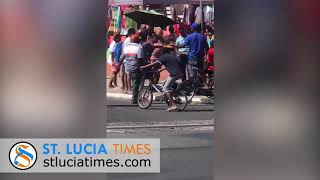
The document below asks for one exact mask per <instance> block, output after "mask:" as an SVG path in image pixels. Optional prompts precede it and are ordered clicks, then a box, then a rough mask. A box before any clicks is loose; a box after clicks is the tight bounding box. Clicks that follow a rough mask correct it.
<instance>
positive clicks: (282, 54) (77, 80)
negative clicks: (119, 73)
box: [0, 0, 320, 180]
mask: <svg viewBox="0 0 320 180" xmlns="http://www.w3.org/2000/svg"><path fill="white" fill-rule="evenodd" d="M105 3H106V2H105V1H104V0H91V1H88V0H68V1H65V0H55V1H50V0H28V1H26V0H1V2H0V12H1V21H0V24H1V26H0V47H1V61H0V63H1V65H0V68H1V70H0V74H1V76H0V81H1V86H0V88H1V90H0V92H1V96H0V97H1V109H0V111H1V113H0V118H1V121H0V127H1V129H0V130H1V131H0V134H1V137H30V138H32V137H104V136H105V119H106V114H105V108H104V106H105V102H104V101H105V69H104V67H105V36H106V34H105V19H106V18H105V11H106V10H105V7H106V6H105ZM319 8H320V4H319V1H317V0H305V1H298V0H284V1H278V0H241V1H240V0H218V1H216V3H215V46H216V47H215V52H216V57H215V59H216V61H215V62H216V65H215V67H216V73H215V74H216V102H215V135H214V152H213V156H214V169H213V175H214V178H215V179H217V180H230V179H237V180H256V179H262V180H263V179H268V180H269V179H281V180H287V179H288V180H289V179H290V180H295V179H297V180H301V179H304V180H313V179H318V178H317V177H318V176H317V170H318V164H317V162H316V160H317V159H316V155H317V154H316V152H317V151H316V150H317V149H316V147H317V146H316V145H317V143H316V140H317V139H316V135H317V132H316V127H317V118H318V114H317V107H318V103H317V102H316V99H318V95H317V92H318V90H319V86H317V85H318V84H317V82H318V79H317V77H318V72H319V71H317V69H316V68H317V67H319V65H318V61H317V60H318V59H319V58H318V57H319V51H318V43H319V36H318V35H319V31H320V27H319V23H318V19H319V15H318V10H319ZM0 177H1V179H10V180H11V179H20V178H21V179H22V178H23V179H32V180H36V179H57V178H62V179H89V178H91V179H106V177H105V175H102V174H100V175H93V174H84V175H76V174H69V175H66V174H64V175H62V174H61V175H59V174H56V175H53V174H43V175H40V174H32V175H28V176H27V175H21V176H19V175H4V174H1V175H0Z"/></svg>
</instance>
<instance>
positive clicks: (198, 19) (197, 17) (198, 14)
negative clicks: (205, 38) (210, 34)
mask: <svg viewBox="0 0 320 180" xmlns="http://www.w3.org/2000/svg"><path fill="white" fill-rule="evenodd" d="M202 13H203V11H201V7H200V6H199V7H197V9H196V11H195V13H194V15H195V21H194V22H195V23H197V24H202Z"/></svg>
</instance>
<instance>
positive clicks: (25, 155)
mask: <svg viewBox="0 0 320 180" xmlns="http://www.w3.org/2000/svg"><path fill="white" fill-rule="evenodd" d="M9 160H10V163H11V164H12V166H13V167H15V168H17V169H19V170H27V169H30V168H31V167H32V166H33V165H34V164H35V163H36V161H37V150H36V149H35V147H34V146H33V145H32V144H30V143H28V142H19V143H16V144H15V145H13V146H12V148H11V149H10V152H9Z"/></svg>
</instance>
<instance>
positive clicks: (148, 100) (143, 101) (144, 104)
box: [138, 86, 153, 109]
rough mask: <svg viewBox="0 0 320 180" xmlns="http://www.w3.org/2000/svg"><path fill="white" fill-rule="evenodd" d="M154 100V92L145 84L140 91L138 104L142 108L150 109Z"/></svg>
mask: <svg viewBox="0 0 320 180" xmlns="http://www.w3.org/2000/svg"><path fill="white" fill-rule="evenodd" d="M152 102H153V93H152V91H151V88H150V87H149V86H144V87H142V88H141V89H140V91H139V96H138V105H139V107H140V108H141V109H148V108H149V107H150V106H151V105H152Z"/></svg>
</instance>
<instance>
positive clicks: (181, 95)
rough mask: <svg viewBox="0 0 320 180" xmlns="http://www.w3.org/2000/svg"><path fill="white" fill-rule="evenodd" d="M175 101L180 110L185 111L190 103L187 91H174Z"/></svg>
mask: <svg viewBox="0 0 320 180" xmlns="http://www.w3.org/2000/svg"><path fill="white" fill-rule="evenodd" d="M173 101H174V102H175V103H176V106H177V108H178V110H179V111H184V110H185V109H186V108H187V105H188V97H187V95H186V93H185V91H177V92H174V93H173Z"/></svg>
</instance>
